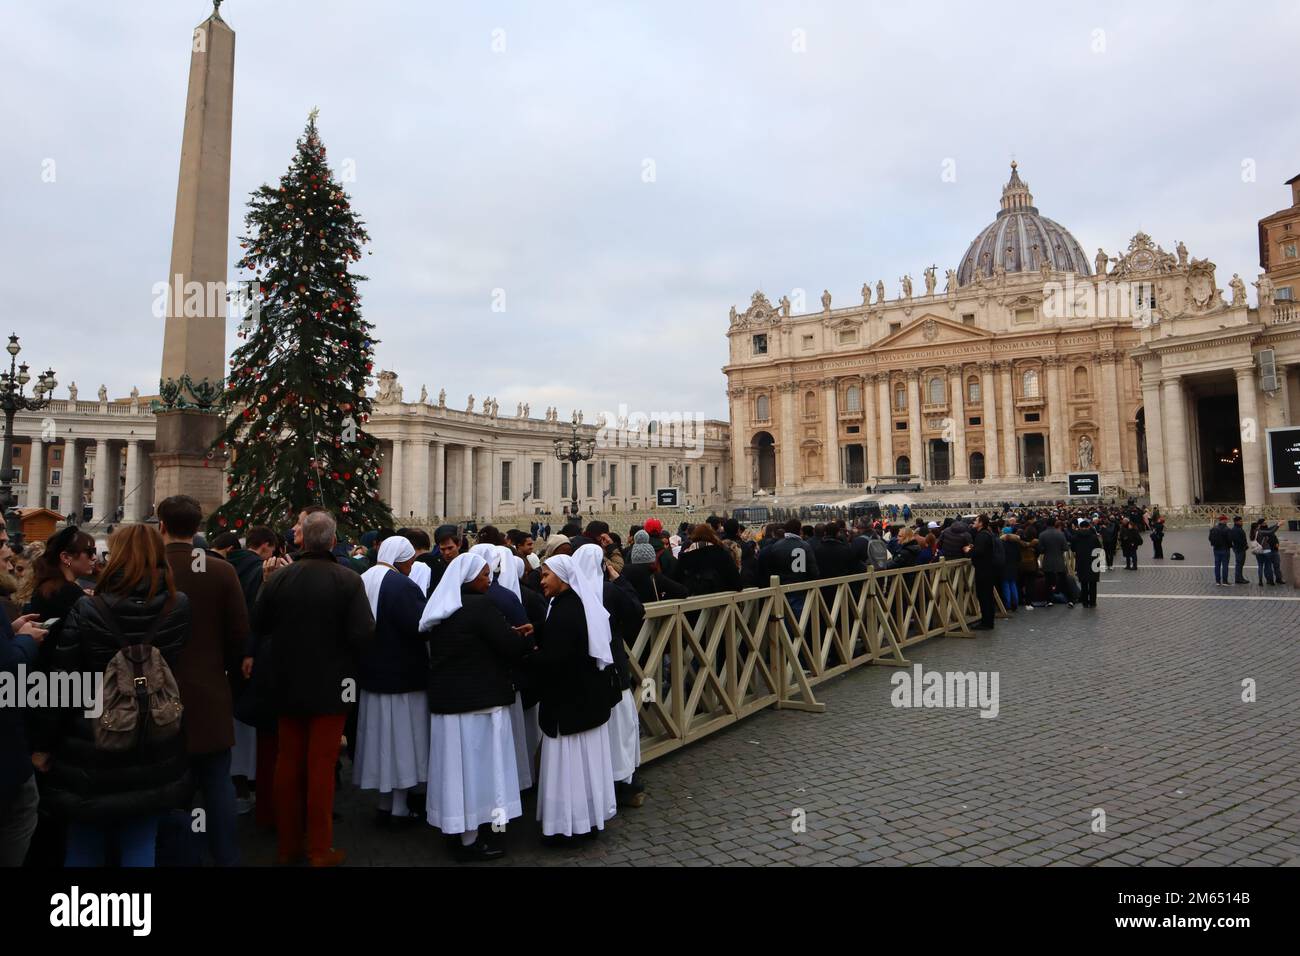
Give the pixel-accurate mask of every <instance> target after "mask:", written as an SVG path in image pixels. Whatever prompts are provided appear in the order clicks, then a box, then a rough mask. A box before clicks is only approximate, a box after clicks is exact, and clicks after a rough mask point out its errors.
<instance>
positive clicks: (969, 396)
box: [966, 375, 980, 405]
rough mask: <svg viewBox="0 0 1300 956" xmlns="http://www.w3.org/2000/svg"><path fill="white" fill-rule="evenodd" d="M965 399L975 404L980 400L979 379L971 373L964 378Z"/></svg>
mask: <svg viewBox="0 0 1300 956" xmlns="http://www.w3.org/2000/svg"><path fill="white" fill-rule="evenodd" d="M966 401H968V402H970V403H971V404H972V405H976V404H978V403H979V401H980V380H979V379H978V378H976V377H975V376H974V375H972V376H971V377H970V378H968V379H966Z"/></svg>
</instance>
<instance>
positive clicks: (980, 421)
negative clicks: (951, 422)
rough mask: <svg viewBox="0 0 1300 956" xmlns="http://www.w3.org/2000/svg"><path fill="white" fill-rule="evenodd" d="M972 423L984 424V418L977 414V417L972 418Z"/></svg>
mask: <svg viewBox="0 0 1300 956" xmlns="http://www.w3.org/2000/svg"><path fill="white" fill-rule="evenodd" d="M970 423H971V424H972V425H980V424H983V419H982V418H979V417H978V416H977V417H975V418H972V419H971V420H970Z"/></svg>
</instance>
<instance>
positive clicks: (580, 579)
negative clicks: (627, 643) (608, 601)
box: [546, 544, 614, 667]
mask: <svg viewBox="0 0 1300 956" xmlns="http://www.w3.org/2000/svg"><path fill="white" fill-rule="evenodd" d="M584 552H585V553H584ZM593 557H594V560H593ZM603 558H604V554H603V552H601V550H600V546H599V545H595V544H584V545H583V546H582V547H581V548H579V549H578V550H577V551H576V552H575V553H574V554H573V555H572V556H570V555H567V554H553V555H551V556H550V557H549V558H547V559H546V566H547V567H548V568H550V569H551V571H552V573H554V574H555V576H556V577H557V578H559V579H560V580H561V581H563V582H564V583H565V584H567V585H568V586H569V587H571V588H572V589H573V592H574V593H575V594H577V595H578V598H579V599H580V600H581V601H582V610H583V612H584V613H585V614H586V617H587V653H588V654H589V655H591V656H592V657H594V658H595V659H596V660H597V661H599V662H600V664H601V666H602V667H605V666H608V665H609V664H612V663H614V655H613V653H612V652H611V650H610V646H609V642H610V641H611V640H612V634H611V633H610V629H609V611H607V610H605V585H604V575H603V574H602V572H601V569H600V562H601V560H602V559H603ZM548 614H549V611H548Z"/></svg>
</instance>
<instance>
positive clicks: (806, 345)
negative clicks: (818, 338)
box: [803, 335, 813, 352]
mask: <svg viewBox="0 0 1300 956" xmlns="http://www.w3.org/2000/svg"><path fill="white" fill-rule="evenodd" d="M812 347H813V337H812V336H811V335H805V336H804V337H803V350H804V351H805V352H810V351H812Z"/></svg>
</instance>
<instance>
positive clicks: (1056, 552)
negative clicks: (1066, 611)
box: [1038, 518, 1074, 607]
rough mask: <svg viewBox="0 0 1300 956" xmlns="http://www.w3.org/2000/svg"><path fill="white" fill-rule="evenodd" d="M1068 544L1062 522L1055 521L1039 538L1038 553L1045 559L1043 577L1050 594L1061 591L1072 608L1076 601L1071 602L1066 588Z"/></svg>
mask: <svg viewBox="0 0 1300 956" xmlns="http://www.w3.org/2000/svg"><path fill="white" fill-rule="evenodd" d="M1067 548H1068V544H1067V543H1066V540H1065V532H1063V531H1062V530H1061V521H1060V519H1059V518H1057V519H1054V520H1053V521H1052V522H1051V523H1050V524H1049V525H1048V526H1047V527H1046V528H1045V529H1043V533H1042V534H1040V535H1039V536H1038V553H1039V554H1040V555H1042V557H1043V577H1045V578H1046V579H1047V587H1048V593H1049V594H1050V593H1051V592H1052V591H1055V590H1059V591H1060V592H1061V593H1063V594H1064V595H1065V596H1066V599H1067V601H1068V603H1069V605H1070V607H1074V601H1072V600H1069V597H1070V593H1069V591H1067V590H1066V587H1065V574H1066V566H1065V552H1066V549H1067Z"/></svg>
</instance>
